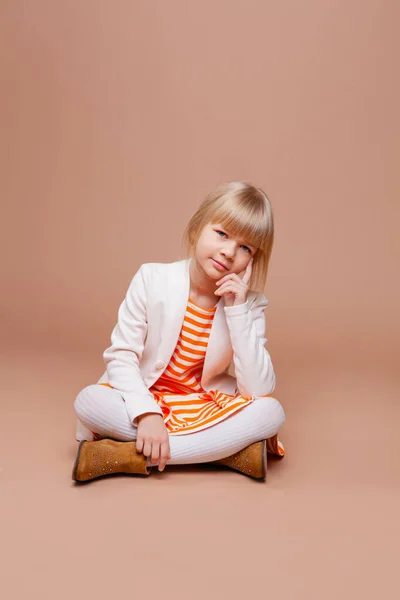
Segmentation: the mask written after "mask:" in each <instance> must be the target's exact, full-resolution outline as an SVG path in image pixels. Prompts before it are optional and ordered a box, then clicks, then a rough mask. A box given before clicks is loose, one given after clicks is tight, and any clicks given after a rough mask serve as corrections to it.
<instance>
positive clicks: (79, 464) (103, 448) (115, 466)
mask: <svg viewBox="0 0 400 600" xmlns="http://www.w3.org/2000/svg"><path fill="white" fill-rule="evenodd" d="M146 462H147V458H146V457H145V456H144V455H143V454H142V453H139V452H138V451H137V450H136V442H118V441H116V440H109V439H101V440H97V441H95V442H89V441H86V440H82V441H81V443H80V444H79V448H78V454H77V457H76V460H75V464H74V468H73V471H72V479H73V480H74V481H78V482H83V481H90V480H92V479H97V478H99V477H103V476H105V475H112V474H114V473H131V474H135V475H150V472H151V470H150V469H148V467H147V465H146Z"/></svg>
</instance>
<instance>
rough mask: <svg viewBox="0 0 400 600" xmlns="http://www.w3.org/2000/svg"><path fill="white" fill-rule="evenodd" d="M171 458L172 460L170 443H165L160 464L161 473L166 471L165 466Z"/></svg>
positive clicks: (162, 446)
mask: <svg viewBox="0 0 400 600" xmlns="http://www.w3.org/2000/svg"><path fill="white" fill-rule="evenodd" d="M169 458H171V455H170V450H169V443H168V442H164V443H163V444H161V453H160V463H159V465H158V470H159V471H164V469H165V465H166V464H167V460H168V459H169Z"/></svg>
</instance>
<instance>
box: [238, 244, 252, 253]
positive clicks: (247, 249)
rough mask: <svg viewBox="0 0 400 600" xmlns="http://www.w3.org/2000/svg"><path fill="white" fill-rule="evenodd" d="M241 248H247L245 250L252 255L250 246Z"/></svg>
mask: <svg viewBox="0 0 400 600" xmlns="http://www.w3.org/2000/svg"><path fill="white" fill-rule="evenodd" d="M240 247H241V248H245V249H246V252H250V254H251V250H250V248H249V247H248V246H244V245H242V246H240Z"/></svg>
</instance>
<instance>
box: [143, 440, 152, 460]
mask: <svg viewBox="0 0 400 600" xmlns="http://www.w3.org/2000/svg"><path fill="white" fill-rule="evenodd" d="M143 454H144V455H145V456H151V441H150V440H146V441H145V443H144V448H143Z"/></svg>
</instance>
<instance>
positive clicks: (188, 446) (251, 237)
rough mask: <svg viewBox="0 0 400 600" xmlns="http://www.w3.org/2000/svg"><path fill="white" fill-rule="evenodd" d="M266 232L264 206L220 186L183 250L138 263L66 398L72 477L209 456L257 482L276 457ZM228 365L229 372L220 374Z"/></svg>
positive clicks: (269, 218) (249, 189)
mask: <svg viewBox="0 0 400 600" xmlns="http://www.w3.org/2000/svg"><path fill="white" fill-rule="evenodd" d="M273 239H274V223H273V214H272V209H271V205H270V202H269V200H268V198H267V196H266V194H265V193H264V192H263V191H262V190H261V189H260V188H256V187H254V186H252V185H250V184H248V183H245V182H231V183H227V184H224V185H221V186H219V187H218V188H217V189H216V190H215V191H214V192H212V193H211V194H209V195H208V196H207V198H206V199H205V200H204V202H203V203H202V204H201V206H200V208H199V209H198V210H197V212H196V213H195V214H194V215H193V216H192V218H191V219H190V221H189V223H188V225H187V227H186V230H185V232H184V237H183V242H184V247H185V250H186V255H187V256H188V258H186V259H184V260H180V261H177V262H173V263H167V264H166V263H145V264H143V265H142V266H141V267H140V268H139V270H138V271H137V273H136V274H135V276H134V277H133V280H132V282H131V284H130V286H129V289H128V292H127V294H126V297H125V299H124V301H123V302H122V304H121V306H120V308H119V312H118V323H117V324H116V326H115V328H114V330H113V332H112V335H111V346H110V347H109V348H107V350H105V352H104V354H103V358H104V361H105V364H106V371H105V373H104V374H103V376H102V377H101V378H100V380H99V381H98V383H97V384H95V385H89V386H88V387H86V388H84V389H83V390H82V391H81V392H80V393H79V394H78V396H77V398H76V400H75V410H76V413H77V416H78V426H77V434H76V439H77V440H78V441H80V442H81V443H80V445H79V450H78V455H77V458H76V461H75V465H74V469H73V479H74V480H75V481H90V480H92V479H96V478H98V477H101V476H105V475H111V474H113V473H131V474H132V473H135V474H141V475H148V474H149V473H150V470H149V467H152V466H153V467H155V466H158V470H159V471H163V470H164V468H165V466H166V465H167V464H168V465H181V464H188V463H203V462H209V463H210V462H213V463H218V464H223V465H226V466H228V467H231V468H233V469H235V470H237V471H240V472H243V473H245V474H246V475H250V476H252V477H254V478H256V479H259V480H262V481H263V480H265V474H266V456H267V455H266V452H267V449H268V451H269V452H271V453H273V454H277V455H278V456H281V457H283V456H284V454H285V451H284V448H283V445H282V443H281V442H280V441H278V437H277V434H278V431H279V429H280V428H281V426H282V425H283V423H284V421H285V413H284V410H283V408H282V406H281V404H280V403H279V402H278V401H277V400H276V399H274V398H273V397H272V396H271V395H270V394H272V392H273V390H274V388H275V374H274V369H273V366H272V362H271V358H270V355H269V353H268V351H267V350H266V348H265V344H266V342H267V339H266V338H265V337H264V336H265V316H264V308H265V307H266V306H267V303H268V301H267V300H266V298H265V297H264V296H263V294H262V292H260V291H255V290H253V289H251V287H252V285H251V284H254V287H256V288H258V290H262V289H264V287H265V283H266V279H267V270H268V263H269V259H270V255H271V250H272V245H273ZM230 367H233V369H234V375H231V374H229V373H228V369H229V368H230Z"/></svg>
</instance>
